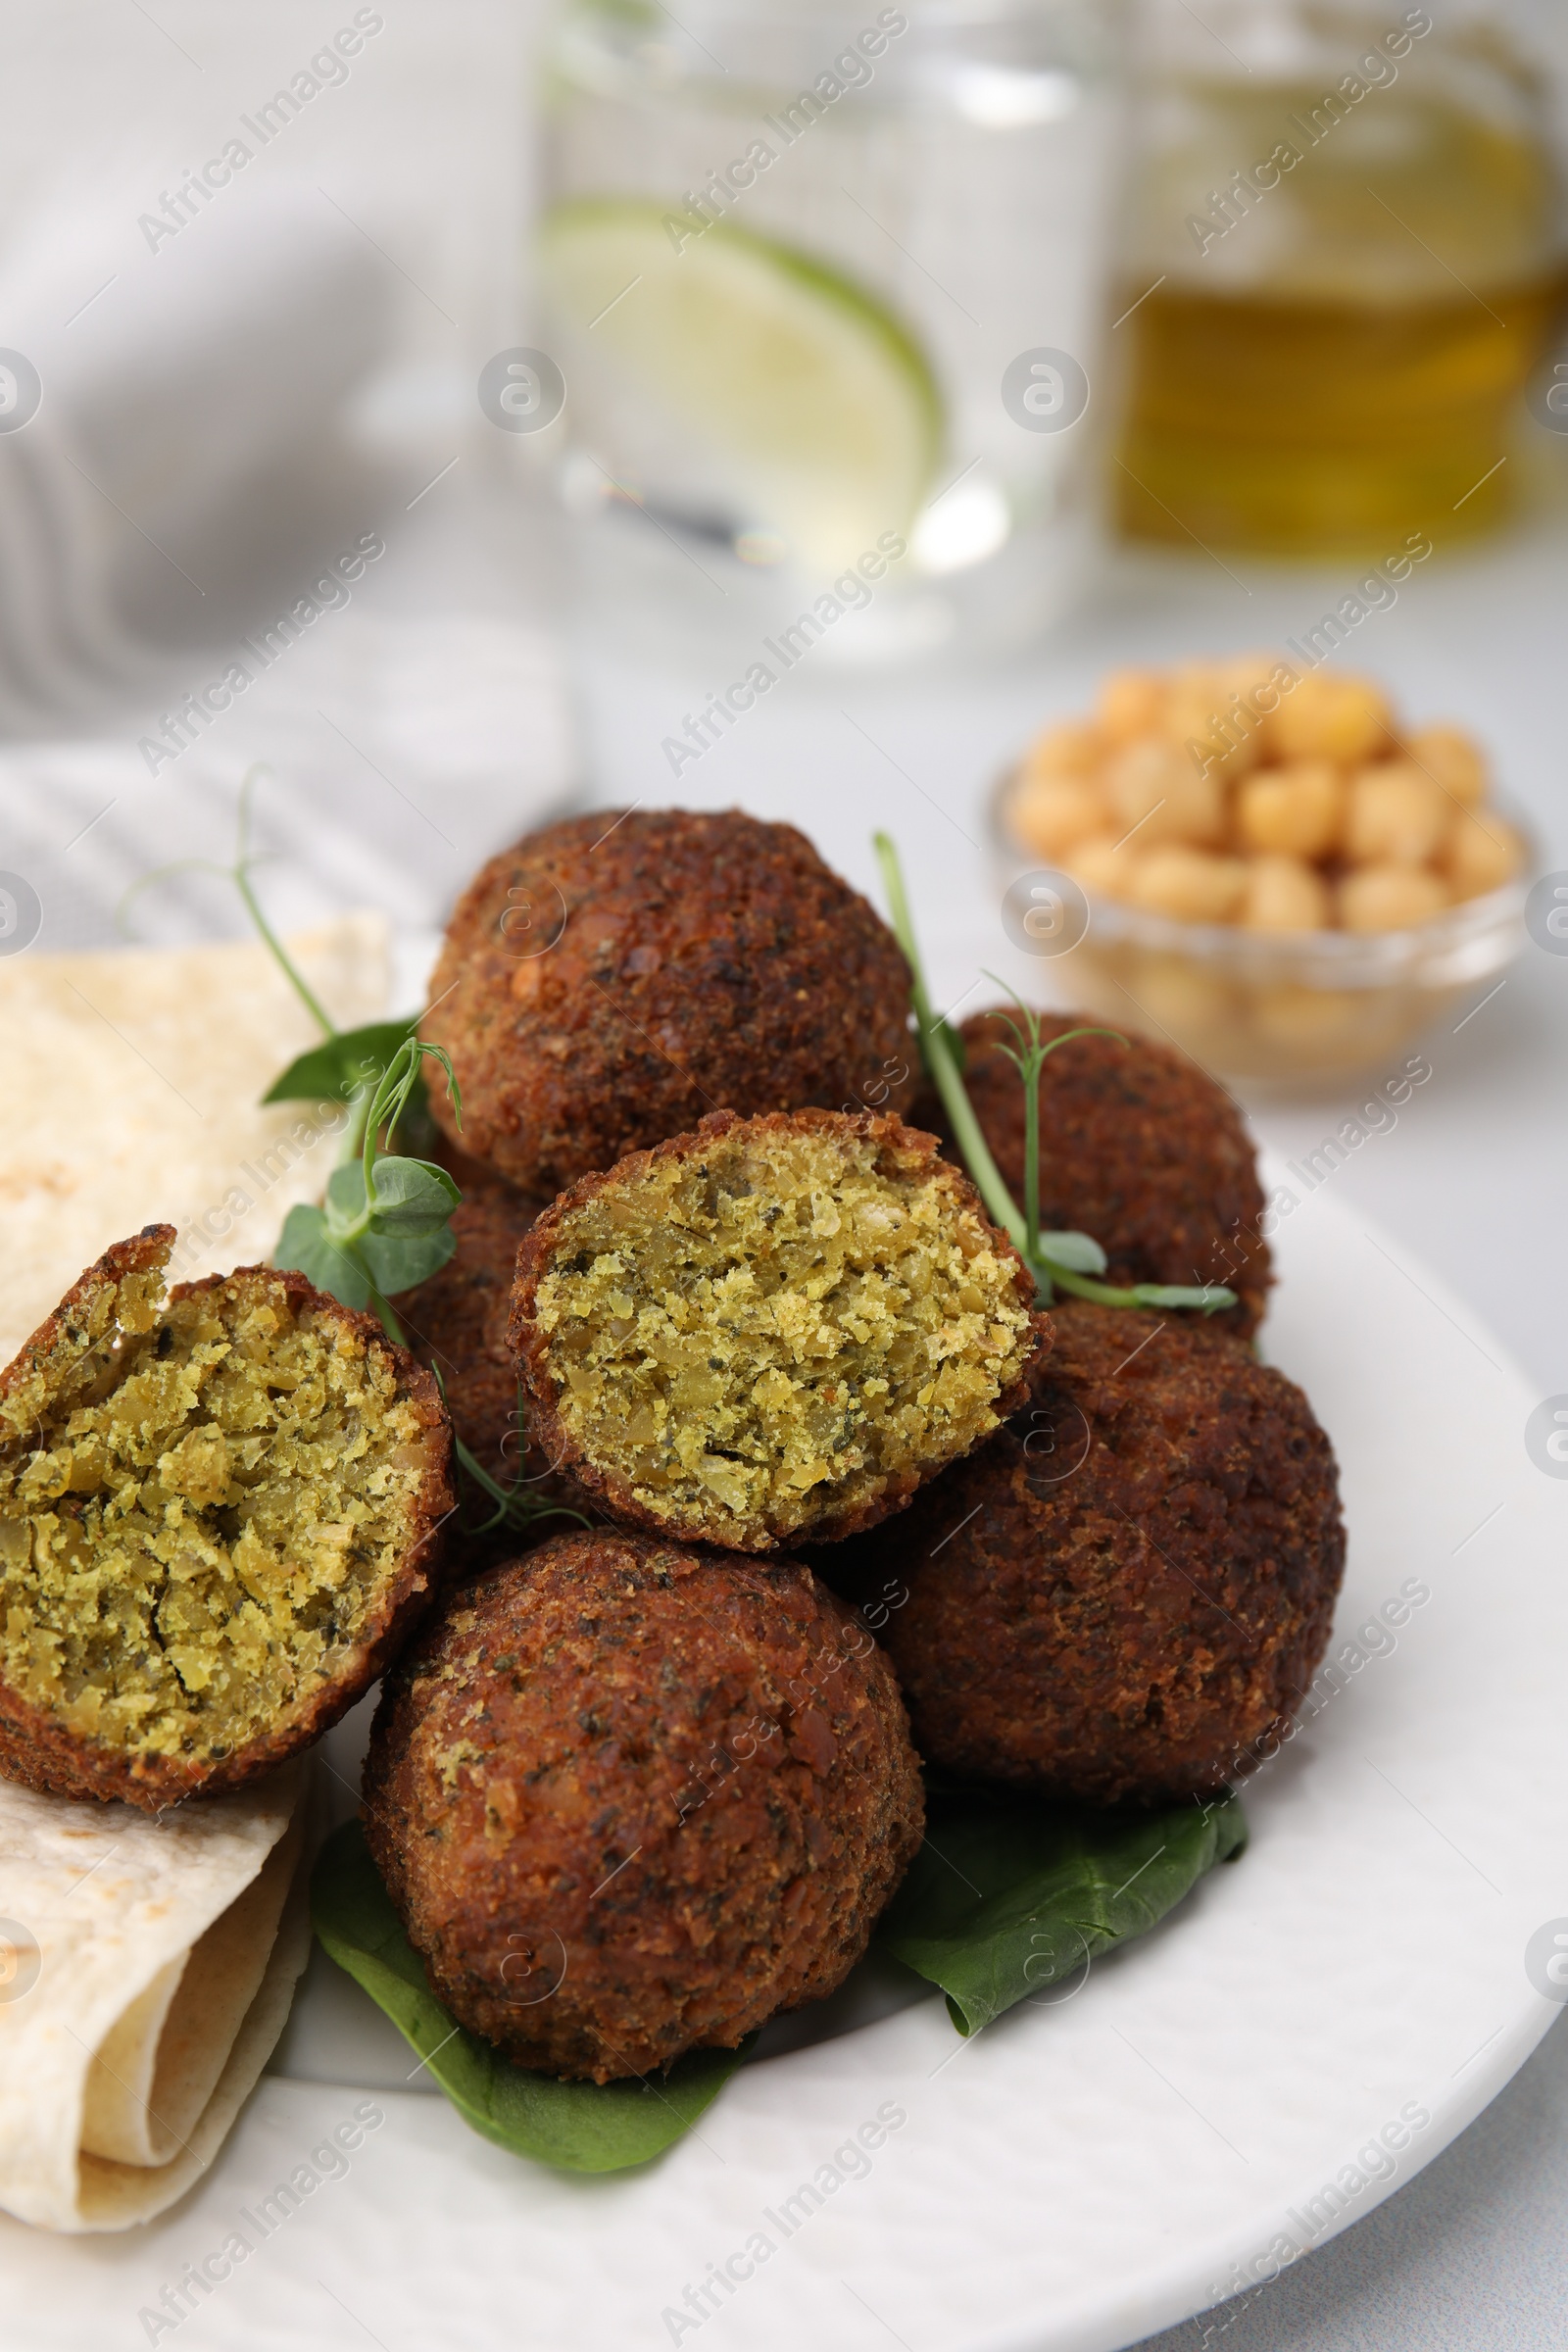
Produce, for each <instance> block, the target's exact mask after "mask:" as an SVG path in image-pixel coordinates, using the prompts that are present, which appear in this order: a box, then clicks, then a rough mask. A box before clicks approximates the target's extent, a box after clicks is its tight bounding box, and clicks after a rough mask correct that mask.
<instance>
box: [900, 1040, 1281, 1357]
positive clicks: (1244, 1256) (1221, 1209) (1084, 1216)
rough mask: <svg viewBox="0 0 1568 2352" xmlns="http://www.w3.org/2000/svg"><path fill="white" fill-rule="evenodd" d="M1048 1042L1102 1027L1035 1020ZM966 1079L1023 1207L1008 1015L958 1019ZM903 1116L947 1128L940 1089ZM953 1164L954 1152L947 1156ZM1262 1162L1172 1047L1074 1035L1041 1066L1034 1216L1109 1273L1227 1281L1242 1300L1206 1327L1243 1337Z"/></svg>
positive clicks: (1215, 1094) (1252, 1317) (1236, 1122)
mask: <svg viewBox="0 0 1568 2352" xmlns="http://www.w3.org/2000/svg"><path fill="white" fill-rule="evenodd" d="M1039 1018H1040V1033H1041V1036H1042V1037H1043V1038H1047V1039H1049V1038H1054V1037H1064V1036H1065V1035H1066V1033H1067V1031H1068V1030H1069V1029H1079V1028H1103V1026H1104V1025H1105V1024H1103V1023H1102V1022H1100V1021H1098V1020H1097V1018H1096V1016H1095V1015H1094V1014H1093V1013H1089V1012H1048V1013H1042V1014H1041V1015H1040V1016H1039ZM962 1035H963V1043H964V1050H965V1054H966V1056H967V1059H966V1064H965V1069H964V1083H965V1085H966V1087H967V1088H968V1092H969V1100H970V1102H971V1103H973V1104H974V1109H975V1116H976V1117H977V1118H978V1120H979V1122H980V1125H981V1128H982V1130H983V1132H984V1135H985V1139H986V1142H987V1143H988V1144H989V1145H990V1147H991V1150H992V1153H993V1155H994V1157H995V1159H996V1162H997V1165H998V1167H999V1168H1000V1169H1001V1171H1002V1174H1003V1178H1004V1180H1005V1183H1006V1185H1007V1187H1008V1189H1009V1191H1010V1192H1011V1193H1012V1194H1013V1197H1014V1198H1015V1199H1016V1200H1019V1201H1021V1200H1022V1199H1023V1181H1024V1093H1023V1087H1022V1085H1021V1084H1020V1082H1019V1078H1018V1072H1017V1070H1016V1068H1015V1067H1014V1065H1013V1064H1012V1063H1011V1062H1010V1061H1009V1060H1008V1059H1007V1057H1006V1055H1005V1054H1004V1053H1003V1051H1002V1046H1003V1045H1004V1044H1010V1043H1011V1042H1012V1039H1011V1033H1010V1031H1009V1030H1008V1028H1007V1026H1006V1017H1005V1012H1004V1011H996V1012H981V1013H976V1014H975V1016H974V1017H973V1019H972V1020H967V1021H965V1022H964V1024H963V1030H962ZM910 1116H911V1118H914V1119H917V1120H918V1121H919V1122H920V1123H921V1124H923V1125H928V1126H930V1127H931V1128H932V1129H933V1130H934V1131H935V1132H936V1133H937V1134H938V1135H941V1136H944V1137H946V1136H948V1135H949V1133H950V1130H949V1127H948V1124H947V1117H946V1113H945V1112H944V1110H943V1108H942V1105H941V1103H940V1101H939V1100H938V1098H937V1097H936V1095H935V1094H934V1093H929V1092H928V1093H926V1094H923V1095H922V1096H921V1098H920V1100H919V1102H918V1103H916V1105H915V1107H914V1109H913V1110H912V1111H911V1113H910ZM955 1156H956V1154H955ZM1262 1214H1263V1193H1262V1188H1261V1186H1260V1185H1259V1183H1258V1180H1257V1154H1256V1152H1255V1151H1254V1150H1253V1148H1252V1142H1251V1138H1250V1136H1249V1134H1248V1132H1247V1128H1246V1126H1245V1124H1244V1122H1243V1119H1242V1114H1241V1112H1240V1111H1239V1110H1238V1109H1237V1107H1236V1104H1235V1103H1233V1102H1232V1101H1231V1098H1230V1096H1229V1095H1228V1094H1227V1093H1226V1092H1225V1089H1224V1088H1223V1087H1222V1086H1219V1085H1217V1084H1216V1082H1215V1081H1214V1080H1213V1079H1212V1078H1210V1077H1209V1075H1208V1073H1207V1072H1206V1071H1205V1070H1201V1069H1200V1068H1199V1066H1198V1064H1197V1062H1196V1061H1190V1060H1189V1059H1188V1057H1187V1055H1186V1054H1179V1053H1177V1052H1176V1050H1175V1049H1174V1048H1173V1047H1170V1046H1162V1045H1157V1044H1155V1043H1154V1042H1153V1040H1152V1039H1150V1038H1145V1037H1136V1036H1129V1037H1127V1038H1125V1039H1119V1038H1114V1037H1105V1036H1098V1037H1078V1038H1074V1039H1073V1041H1072V1043H1071V1044H1070V1045H1065V1046H1058V1047H1057V1049H1056V1051H1055V1052H1054V1054H1049V1055H1048V1056H1047V1058H1046V1061H1045V1064H1044V1066H1043V1067H1042V1069H1041V1072H1040V1221H1041V1224H1042V1225H1043V1226H1044V1227H1045V1228H1046V1230H1047V1231H1048V1232H1050V1231H1058V1232H1059V1231H1061V1230H1063V1229H1066V1230H1070V1231H1075V1232H1079V1233H1087V1234H1090V1235H1092V1236H1093V1238H1094V1239H1095V1240H1096V1241H1097V1242H1099V1244H1100V1246H1101V1248H1102V1249H1103V1250H1104V1252H1105V1256H1106V1259H1107V1261H1108V1264H1107V1270H1106V1275H1105V1279H1106V1281H1107V1282H1112V1283H1115V1284H1117V1285H1118V1286H1120V1287H1126V1288H1130V1287H1131V1286H1132V1285H1133V1284H1134V1283H1137V1282H1169V1283H1205V1282H1211V1283H1224V1284H1227V1285H1228V1286H1229V1287H1230V1289H1232V1290H1233V1291H1235V1293H1236V1295H1237V1304H1236V1305H1235V1306H1230V1307H1224V1308H1222V1309H1221V1310H1220V1312H1219V1313H1218V1314H1217V1315H1216V1317H1215V1318H1214V1320H1215V1321H1216V1322H1217V1323H1219V1324H1220V1325H1221V1326H1222V1327H1224V1328H1226V1329H1228V1330H1231V1331H1234V1332H1235V1333H1237V1334H1238V1336H1239V1337H1241V1338H1242V1339H1248V1338H1250V1335H1251V1334H1252V1333H1253V1332H1254V1331H1255V1330H1256V1328H1257V1326H1258V1324H1259V1323H1260V1322H1261V1321H1262V1319H1263V1309H1264V1306H1265V1304H1266V1302H1267V1298H1268V1289H1269V1285H1270V1283H1271V1282H1272V1280H1273V1270H1272V1260H1271V1254H1270V1250H1269V1246H1268V1244H1267V1242H1266V1241H1265V1240H1264V1239H1263V1236H1262V1234H1261V1233H1260V1231H1259V1230H1258V1227H1259V1220H1260V1219H1261V1217H1262Z"/></svg>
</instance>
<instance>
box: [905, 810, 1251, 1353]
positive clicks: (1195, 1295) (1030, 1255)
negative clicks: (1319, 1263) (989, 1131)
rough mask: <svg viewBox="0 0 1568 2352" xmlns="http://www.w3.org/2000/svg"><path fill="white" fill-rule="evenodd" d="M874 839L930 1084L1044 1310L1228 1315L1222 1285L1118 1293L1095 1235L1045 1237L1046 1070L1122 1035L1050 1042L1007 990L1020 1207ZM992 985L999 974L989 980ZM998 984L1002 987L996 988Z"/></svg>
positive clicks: (1069, 1035) (1103, 1032) (1103, 1033)
mask: <svg viewBox="0 0 1568 2352" xmlns="http://www.w3.org/2000/svg"><path fill="white" fill-rule="evenodd" d="M873 838H874V842H875V847H876V854H877V859H878V862H879V863H880V865H881V868H882V880H883V885H884V887H885V889H886V891H887V896H888V909H889V912H890V914H891V915H892V918H893V929H894V933H895V935H896V937H897V939H898V942H899V945H900V947H901V948H902V949H903V950H904V958H905V961H906V962H907V965H908V967H909V997H910V1002H911V1004H912V1005H913V1007H914V1021H915V1032H916V1035H917V1037H918V1039H919V1045H920V1055H921V1059H922V1060H923V1061H924V1063H925V1067H926V1072H927V1075H928V1076H929V1077H930V1079H931V1082H932V1084H933V1085H934V1086H935V1088H936V1090H937V1092H938V1094H939V1095H940V1096H941V1097H942V1103H943V1107H944V1109H945V1110H946V1111H947V1114H948V1118H949V1121H950V1123H951V1125H952V1128H953V1134H954V1139H955V1141H956V1144H957V1146H958V1149H959V1151H960V1152H962V1153H963V1157H964V1163H965V1165H966V1166H967V1168H968V1170H969V1174H970V1176H971V1177H972V1178H973V1180H974V1185H975V1190H976V1191H977V1192H978V1193H979V1195H980V1198H981V1199H982V1201H984V1202H985V1204H986V1207H987V1208H988V1209H989V1210H990V1212H991V1215H992V1216H993V1218H994V1219H995V1220H996V1222H997V1224H999V1225H1000V1226H1001V1227H1002V1229H1003V1231H1004V1232H1005V1234H1006V1235H1007V1237H1008V1239H1009V1240H1010V1241H1011V1242H1012V1244H1013V1247H1014V1248H1015V1249H1016V1250H1017V1251H1018V1254H1019V1255H1020V1257H1021V1258H1022V1259H1023V1261H1024V1263H1025V1265H1026V1266H1027V1267H1028V1268H1029V1271H1030V1272H1031V1274H1033V1276H1034V1278H1035V1284H1036V1288H1037V1291H1038V1294H1039V1298H1040V1303H1041V1304H1042V1305H1043V1306H1049V1305H1050V1304H1051V1301H1052V1299H1053V1297H1054V1294H1055V1293H1056V1292H1057V1291H1065V1292H1066V1293H1067V1294H1068V1296H1069V1297H1071V1298H1074V1299H1094V1300H1096V1301H1097V1303H1098V1304H1100V1305H1101V1306H1168V1307H1197V1308H1199V1309H1200V1310H1201V1312H1202V1313H1203V1314H1207V1315H1211V1314H1214V1313H1216V1312H1217V1311H1218V1310H1219V1309H1220V1308H1221V1307H1224V1306H1234V1305H1235V1303H1236V1294H1235V1292H1234V1291H1229V1290H1226V1289H1225V1288H1224V1287H1223V1285H1221V1284H1218V1283H1206V1284H1203V1285H1201V1286H1189V1285H1188V1284H1185V1283H1166V1282H1139V1283H1134V1284H1132V1285H1131V1286H1130V1287H1128V1288H1126V1289H1120V1288H1117V1287H1116V1286H1114V1285H1113V1284H1110V1283H1106V1282H1102V1281H1100V1280H1099V1279H1098V1277H1099V1276H1100V1275H1103V1273H1104V1271H1105V1252H1104V1250H1103V1249H1102V1248H1101V1246H1100V1244H1099V1243H1098V1242H1097V1241H1095V1240H1093V1239H1092V1238H1091V1236H1090V1235H1089V1234H1087V1233H1043V1232H1042V1231H1041V1229H1040V1073H1041V1070H1042V1068H1043V1067H1044V1065H1045V1061H1046V1057H1047V1055H1048V1054H1054V1052H1055V1050H1056V1048H1057V1047H1058V1046H1065V1045H1068V1044H1070V1043H1071V1041H1072V1040H1073V1039H1074V1038H1076V1037H1113V1036H1114V1035H1115V1034H1116V1032H1115V1031H1114V1030H1108V1029H1070V1030H1068V1031H1067V1032H1066V1034H1065V1035H1064V1036H1062V1037H1058V1038H1051V1039H1043V1038H1042V1037H1041V1035H1040V1022H1039V1017H1038V1015H1036V1014H1035V1013H1032V1012H1031V1011H1030V1010H1029V1007H1028V1006H1027V1005H1025V1004H1024V1003H1023V1001H1022V999H1021V998H1019V997H1018V995H1017V994H1016V992H1015V991H1014V990H1012V989H1008V991H1007V994H1008V995H1009V996H1010V997H1012V1000H1013V1003H1014V1004H1015V1005H1017V1006H1018V1009H1019V1011H1020V1012H1021V1013H1022V1014H1023V1015H1024V1019H1025V1022H1026V1024H1027V1028H1026V1029H1020V1028H1019V1027H1018V1025H1017V1023H1016V1022H1014V1021H1013V1020H1012V1018H1011V1016H1010V1015H1004V1018H1005V1019H1006V1020H1007V1024H1008V1026H1009V1028H1010V1029H1011V1030H1012V1034H1013V1038H1014V1041H1015V1042H1014V1044H1013V1045H1012V1046H1004V1047H1003V1049H1002V1050H1003V1052H1004V1053H1005V1054H1007V1056H1008V1058H1009V1059H1010V1060H1011V1061H1012V1063H1013V1065H1014V1067H1015V1068H1016V1069H1017V1071H1018V1074H1019V1077H1020V1078H1021V1079H1022V1081H1023V1089H1024V1196H1025V1198H1024V1204H1023V1206H1022V1207H1021V1208H1020V1207H1019V1205H1018V1203H1017V1201H1014V1199H1013V1197H1012V1195H1011V1193H1010V1192H1009V1191H1008V1189H1007V1187H1006V1184H1005V1182H1004V1180H1003V1175H1002V1171H1001V1169H1000V1168H999V1167H998V1166H997V1163H996V1159H995V1157H994V1156H993V1154H992V1151H991V1147H990V1145H989V1144H988V1143H987V1142H986V1139H985V1132H984V1130H983V1128H982V1127H981V1125H980V1121H979V1119H978V1118H977V1117H976V1116H975V1109H974V1104H973V1103H971V1102H970V1100H969V1093H968V1089H967V1087H966V1086H965V1085H964V1082H963V1048H962V1042H961V1040H960V1039H959V1037H958V1035H957V1033H956V1030H954V1029H953V1028H951V1027H950V1026H949V1024H948V1023H947V1021H945V1020H943V1019H942V1018H941V1017H940V1016H939V1015H938V1014H937V1013H936V1012H935V1011H934V1010H933V1008H932V1005H931V996H930V991H929V989H928V988H927V986H926V978H925V966H924V964H923V963H922V961H921V957H920V948H919V943H918V941H917V940H916V938H915V934H914V922H913V918H912V917H911V915H910V912H909V902H908V896H907V892H906V890H905V887H904V869H903V866H902V865H901V863H900V860H899V853H898V849H897V846H896V844H895V843H894V841H893V839H892V837H891V836H890V835H889V834H886V833H878V834H876V835H875V836H874V837H873ZM987 977H988V978H990V977H994V975H992V974H988V975H987ZM998 985H999V986H1002V985H1005V984H1004V983H1001V982H999V983H998Z"/></svg>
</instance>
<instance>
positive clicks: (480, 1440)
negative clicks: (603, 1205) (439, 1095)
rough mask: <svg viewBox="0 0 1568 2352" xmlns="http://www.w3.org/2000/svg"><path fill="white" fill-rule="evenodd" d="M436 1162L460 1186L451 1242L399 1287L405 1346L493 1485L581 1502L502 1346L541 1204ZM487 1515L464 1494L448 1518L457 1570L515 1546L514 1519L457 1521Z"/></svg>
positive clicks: (452, 1158)
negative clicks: (448, 1251)
mask: <svg viewBox="0 0 1568 2352" xmlns="http://www.w3.org/2000/svg"><path fill="white" fill-rule="evenodd" d="M441 1164H442V1165H443V1166H444V1167H446V1168H447V1169H448V1170H449V1171H450V1173H451V1174H452V1175H453V1176H454V1177H456V1179H457V1180H458V1182H459V1183H460V1184H461V1185H462V1187H463V1199H462V1201H460V1202H459V1204H458V1206H457V1207H456V1208H455V1209H454V1210H453V1212H452V1232H453V1236H454V1238H455V1240H456V1242H457V1245H458V1247H457V1251H456V1254H455V1255H454V1256H452V1257H449V1258H448V1260H447V1262H446V1264H445V1265H444V1266H440V1267H438V1268H437V1270H436V1272H435V1273H434V1274H431V1275H428V1276H427V1277H426V1278H425V1280H424V1281H423V1282H421V1283H419V1284H417V1286H416V1288H415V1289H413V1290H412V1291H404V1292H401V1293H400V1294H399V1297H398V1300H397V1315H398V1321H399V1323H400V1324H401V1325H402V1327H403V1332H404V1336H405V1338H406V1339H407V1341H408V1345H409V1350H410V1352H411V1354H413V1355H414V1356H415V1357H416V1359H417V1361H418V1362H419V1363H421V1364H427V1365H428V1366H429V1368H430V1369H431V1371H432V1372H435V1373H436V1374H438V1375H439V1377H440V1382H441V1389H442V1394H443V1395H444V1397H445V1398H446V1402H447V1409H448V1411H449V1412H450V1413H451V1415H452V1427H453V1431H454V1434H455V1435H456V1436H457V1437H459V1438H461V1439H462V1441H463V1443H464V1445H465V1446H467V1448H468V1451H469V1452H470V1453H471V1454H472V1455H473V1457H474V1460H475V1461H476V1462H477V1463H478V1464H479V1466H480V1468H481V1469H483V1470H488V1471H489V1473H490V1476H491V1477H492V1478H493V1479H495V1480H496V1482H497V1483H498V1485H500V1486H503V1487H513V1486H515V1485H518V1484H520V1486H521V1489H522V1492H523V1494H524V1495H525V1496H526V1497H527V1498H528V1499H529V1500H530V1501H532V1502H536V1503H539V1504H541V1505H543V1504H546V1503H559V1504H561V1505H563V1506H564V1508H566V1509H568V1510H577V1511H581V1510H585V1509H587V1508H588V1507H589V1505H590V1497H589V1496H588V1495H585V1494H584V1493H583V1491H582V1489H581V1488H580V1487H579V1486H578V1485H577V1482H576V1480H575V1479H573V1478H572V1477H571V1476H570V1475H569V1473H568V1472H566V1471H564V1470H563V1469H562V1468H561V1467H560V1465H559V1464H558V1463H557V1462H555V1461H553V1460H552V1458H551V1456H550V1455H549V1454H548V1453H547V1452H546V1450H545V1448H544V1446H541V1445H540V1444H539V1442H538V1440H537V1438H536V1437H535V1436H534V1434H533V1429H532V1422H531V1417H530V1416H529V1415H528V1413H527V1411H526V1409H525V1406H526V1399H525V1397H524V1396H523V1392H522V1387H521V1384H520V1382H519V1380H518V1378H517V1367H516V1365H515V1363H514V1361H513V1358H512V1353H511V1350H510V1348H508V1346H507V1323H508V1319H509V1317H510V1315H511V1313H512V1285H513V1280H514V1277H515V1273H516V1264H517V1245H518V1243H519V1242H520V1241H521V1240H522V1237H523V1235H524V1234H525V1233H527V1231H528V1230H529V1228H530V1227H531V1226H532V1224H533V1222H534V1220H535V1218H536V1217H538V1216H539V1215H540V1213H541V1211H542V1210H543V1208H544V1205H545V1204H544V1202H543V1201H534V1200H530V1198H529V1197H528V1195H527V1194H526V1193H519V1192H517V1191H516V1190H515V1188H514V1187H513V1186H512V1185H510V1184H508V1183H507V1182H506V1181H505V1180H504V1179H503V1178H501V1177H498V1176H495V1175H493V1174H491V1173H490V1171H489V1170H487V1169H485V1168H483V1167H481V1166H480V1165H479V1163H478V1162H476V1161H472V1160H467V1159H466V1156H465V1154H464V1153H462V1152H455V1151H453V1150H452V1149H451V1148H450V1147H447V1148H445V1149H443V1150H442V1152H441ZM490 1516H491V1506H490V1504H489V1503H488V1502H486V1501H485V1500H484V1499H483V1498H482V1497H481V1498H478V1500H474V1499H473V1497H472V1496H471V1495H466V1497H465V1501H464V1505H463V1518H462V1519H461V1520H459V1521H455V1522H454V1534H455V1537H456V1547H457V1548H458V1549H459V1551H460V1552H461V1554H462V1567H463V1569H464V1571H465V1572H471V1571H472V1570H473V1569H474V1568H476V1567H480V1566H483V1565H484V1563H485V1561H486V1560H487V1559H489V1560H496V1559H504V1558H505V1557H506V1556H507V1554H508V1552H509V1551H515V1549H516V1546H517V1533H516V1530H515V1528H510V1529H509V1528H508V1527H506V1526H501V1527H498V1528H494V1529H490V1530H487V1531H486V1532H484V1533H482V1534H474V1533H473V1532H471V1531H470V1529H469V1528H468V1526H467V1524H466V1523H467V1521H468V1520H469V1519H470V1518H473V1519H476V1520H483V1519H487V1518H489V1517H490Z"/></svg>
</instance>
